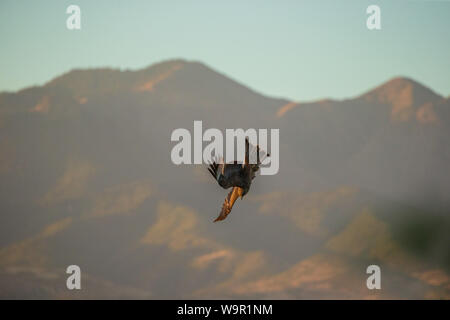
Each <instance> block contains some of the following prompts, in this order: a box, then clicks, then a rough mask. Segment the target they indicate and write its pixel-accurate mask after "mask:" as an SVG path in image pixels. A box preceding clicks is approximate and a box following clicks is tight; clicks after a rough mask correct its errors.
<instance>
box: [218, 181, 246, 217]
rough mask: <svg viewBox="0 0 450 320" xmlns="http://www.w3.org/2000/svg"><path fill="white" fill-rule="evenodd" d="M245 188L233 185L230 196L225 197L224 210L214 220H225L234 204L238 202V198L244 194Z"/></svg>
mask: <svg viewBox="0 0 450 320" xmlns="http://www.w3.org/2000/svg"><path fill="white" fill-rule="evenodd" d="M242 193H243V189H242V188H239V187H233V189H231V191H230V193H228V196H227V197H226V198H225V201H224V202H223V205H222V210H221V211H220V214H219V216H218V217H217V218H216V220H214V222H217V221H221V220H225V219H226V218H227V216H228V215H229V214H230V212H231V209H233V205H234V203H235V202H236V200H237V198H238V197H240V196H242Z"/></svg>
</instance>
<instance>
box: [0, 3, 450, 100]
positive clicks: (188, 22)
mask: <svg viewBox="0 0 450 320" xmlns="http://www.w3.org/2000/svg"><path fill="white" fill-rule="evenodd" d="M70 4H76V5H79V6H80V8H81V26H82V29H81V30H75V31H71V30H68V29H67V28H66V19H67V17H68V15H67V14H66V8H67V7H68V6H69V5H70ZM370 4H377V5H379V6H380V8H381V26H382V29H381V30H378V31H369V30H368V29H367V28H366V19H367V14H366V8H367V6H368V5H370ZM0 39H1V43H2V46H1V50H0V70H1V73H0V91H4V90H8V91H11V90H13V91H15V90H18V89H22V88H25V87H28V86H32V85H41V84H44V83H45V82H47V81H49V80H51V79H52V78H54V77H56V76H58V75H60V74H61V73H64V72H67V71H69V70H70V69H72V68H94V67H115V68H121V69H139V68H143V67H147V66H148V65H150V64H153V63H156V62H160V61H163V60H166V59H173V58H184V59H188V60H195V61H201V62H204V63H206V64H207V65H209V66H210V67H211V68H213V69H215V70H217V71H219V72H222V73H224V74H226V75H228V76H229V77H231V78H233V79H235V80H237V81H239V82H240V83H242V84H245V85H247V86H249V87H250V88H252V89H254V90H256V91H258V92H261V93H263V94H266V95H270V96H279V97H285V98H289V99H294V100H299V101H302V100H303V101H304V100H313V99H320V98H325V97H331V98H344V97H351V96H355V95H358V94H360V93H362V92H364V91H366V90H368V89H370V88H372V87H374V86H376V85H378V84H380V83H382V82H384V81H386V80H387V79H389V78H392V77H394V76H407V77H410V78H413V79H415V80H417V81H419V82H421V83H423V84H425V85H427V86H429V87H430V88H432V89H433V90H435V91H437V92H438V93H440V94H442V95H444V96H448V95H450V72H449V70H450V2H449V1H407V0H390V1H375V0H372V1H365V0H355V1H353V0H352V1H350V0H348V1H335V0H330V1H317V0H315V1H314V0H313V1H298V0H293V1H256V0H255V1H242V0H241V1H237V0H230V1H214V0H213V1H210V0H209V1H195V0H192V1H186V0H184V1H183V0H180V1H113V0H109V1H106V0H96V1H91V0H71V1H62V0H61V1H51V0H39V1H18V0H1V2H0Z"/></svg>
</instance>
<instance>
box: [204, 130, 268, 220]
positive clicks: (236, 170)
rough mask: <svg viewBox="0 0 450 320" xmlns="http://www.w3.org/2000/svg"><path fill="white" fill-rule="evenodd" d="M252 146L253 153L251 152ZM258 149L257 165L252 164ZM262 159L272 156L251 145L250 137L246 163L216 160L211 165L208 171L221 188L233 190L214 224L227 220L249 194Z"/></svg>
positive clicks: (246, 145)
mask: <svg viewBox="0 0 450 320" xmlns="http://www.w3.org/2000/svg"><path fill="white" fill-rule="evenodd" d="M250 146H251V147H252V151H250ZM255 149H256V163H255V164H251V163H250V161H249V159H250V153H252V154H253V153H254V152H255ZM261 155H262V157H265V156H267V157H269V156H270V155H269V154H268V153H267V154H266V153H265V152H264V151H261V150H260V148H259V145H257V146H256V148H255V147H254V146H253V145H251V144H250V142H249V140H248V137H246V138H245V157H244V158H245V160H244V163H242V164H241V163H238V162H237V161H234V162H233V163H225V162H224V161H223V160H222V159H220V158H218V159H217V158H216V159H215V160H213V162H212V163H210V164H209V167H208V171H209V172H210V173H211V175H212V176H213V177H214V179H215V180H216V181H217V182H218V184H219V186H221V187H222V188H224V189H229V188H232V189H231V191H230V192H229V193H228V195H227V197H226V198H225V200H224V202H223V205H222V209H221V211H220V214H219V216H218V217H217V218H216V219H215V220H214V222H217V221H221V220H225V219H226V218H227V216H228V215H229V214H230V212H231V209H232V208H233V205H234V203H235V202H236V200H237V199H238V198H239V197H240V198H241V200H242V199H243V198H244V196H245V195H246V194H247V193H248V192H249V190H250V186H251V184H252V180H253V179H254V178H255V177H256V172H257V171H258V170H259V166H260V164H261V159H260V158H261Z"/></svg>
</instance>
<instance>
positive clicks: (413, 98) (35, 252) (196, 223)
mask: <svg viewBox="0 0 450 320" xmlns="http://www.w3.org/2000/svg"><path fill="white" fill-rule="evenodd" d="M324 95H326V88H324ZM194 120H202V121H203V126H204V129H206V128H211V127H215V128H219V129H223V130H224V129H225V128H239V127H241V128H249V127H253V128H279V129H280V162H281V164H280V172H279V174H277V175H275V176H262V177H258V178H257V179H256V180H255V183H254V186H252V190H251V192H250V194H249V195H248V197H247V199H244V201H238V202H237V204H236V206H235V208H234V209H233V212H232V214H231V215H230V216H229V218H228V219H227V220H225V221H224V222H223V223H220V224H213V223H212V220H213V219H214V218H215V216H216V215H217V214H218V212H219V209H220V206H221V203H222V201H223V199H224V197H225V195H226V192H224V190H221V189H220V188H219V187H218V186H217V185H216V184H215V183H214V181H212V180H211V179H210V177H209V176H208V173H207V171H206V169H205V167H204V166H194V165H192V166H179V167H177V166H175V165H173V164H172V162H171V161H170V151H171V149H172V147H173V145H174V143H171V142H170V135H171V132H172V131H173V130H174V129H175V128H187V129H189V130H190V131H192V130H193V121H194ZM449 136H450V100H449V99H448V98H443V97H441V96H439V95H438V94H436V93H434V92H433V91H432V90H430V89H428V88H427V87H425V86H423V85H421V84H420V83H418V82H416V81H414V80H411V79H407V78H395V79H392V80H390V81H388V82H386V83H384V84H381V85H380V86H378V87H377V88H375V89H372V90H370V91H368V92H367V93H364V94H362V95H360V96H358V97H355V98H351V99H347V100H340V101H337V100H323V101H317V102H296V101H288V100H284V99H274V98H271V97H267V96H264V95H262V94H260V93H257V92H255V91H253V90H251V89H249V88H247V87H245V86H244V85H242V84H240V83H238V82H236V81H234V80H232V79H230V78H228V77H226V76H224V75H221V74H219V73H217V72H215V71H214V70H211V69H210V68H208V67H207V66H205V65H203V64H201V63H197V62H188V61H184V60H174V61H168V62H163V63H160V64H156V65H153V66H150V67H148V68H146V69H142V70H136V71H129V70H127V71H120V70H115V69H92V70H73V71H70V72H68V73H66V74H64V75H61V76H59V77H57V78H55V79H53V80H52V81H50V82H48V83H47V84H45V85H43V86H40V87H32V88H27V89H24V90H21V91H19V92H15V93H1V94H0V211H1V217H2V218H1V224H0V230H1V232H0V296H1V297H19V298H20V297H26V298H36V297H41V298H55V297H57V298H73V297H87V298H96V297H105V298H130V297H135V298H152V297H153V298H168V297H185V298H189V297H200V298H211V297H218V298H219V297H281V298H282V297H286V298H308V297H315V298H330V297H334V298H336V297H337V298H339V297H342V298H355V297H362V298H366V297H371V298H374V297H375V298H376V297H383V298H392V297H400V298H409V297H413V298H424V297H425V298H442V297H444V298H449V295H450V276H449V270H450V255H449V253H448V252H450V250H448V249H449V244H450V238H449V234H450V232H449V231H450V223H449V216H448V208H449V204H450V196H449V194H450V175H449V172H450V144H449V143H448V141H447V140H448V137H449ZM372 263H377V264H380V266H381V267H382V268H383V270H385V271H383V272H385V273H383V279H385V280H383V281H384V282H383V290H382V291H381V292H372V291H369V290H367V289H365V276H366V275H365V267H366V266H367V265H369V264H372ZM70 264H78V265H79V266H80V267H81V269H82V272H83V275H84V276H85V277H84V278H83V279H85V280H83V290H82V291H81V292H72V291H68V290H66V289H65V277H66V274H65V268H66V267H67V266H68V265H70Z"/></svg>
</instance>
